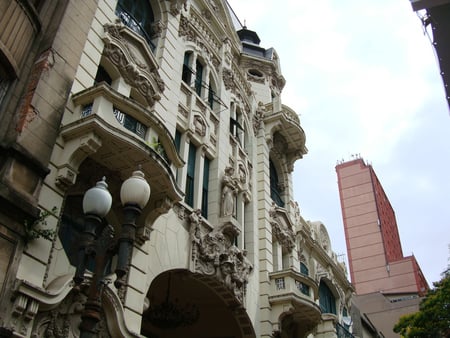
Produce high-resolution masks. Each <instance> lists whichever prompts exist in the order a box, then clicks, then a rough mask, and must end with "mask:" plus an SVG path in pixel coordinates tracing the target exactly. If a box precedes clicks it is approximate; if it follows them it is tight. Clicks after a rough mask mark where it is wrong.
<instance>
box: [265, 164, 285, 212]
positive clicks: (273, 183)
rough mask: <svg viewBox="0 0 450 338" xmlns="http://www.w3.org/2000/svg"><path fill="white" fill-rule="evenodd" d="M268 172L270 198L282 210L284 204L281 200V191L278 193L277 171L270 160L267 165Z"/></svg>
mask: <svg viewBox="0 0 450 338" xmlns="http://www.w3.org/2000/svg"><path fill="white" fill-rule="evenodd" d="M269 166H270V168H269V170H270V197H272V200H273V201H274V202H275V203H276V204H277V205H278V206H280V207H282V208H284V202H283V200H282V199H281V191H280V185H279V180H278V173H277V169H276V168H275V165H274V164H273V162H272V160H270V163H269Z"/></svg>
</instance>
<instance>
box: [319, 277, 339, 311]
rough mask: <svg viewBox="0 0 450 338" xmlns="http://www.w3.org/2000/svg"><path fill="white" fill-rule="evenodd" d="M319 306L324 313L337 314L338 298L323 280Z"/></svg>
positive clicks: (320, 287)
mask: <svg viewBox="0 0 450 338" xmlns="http://www.w3.org/2000/svg"><path fill="white" fill-rule="evenodd" d="M319 304H320V309H321V310H322V313H332V314H337V313H336V298H335V297H334V295H333V293H332V292H331V290H330V288H329V287H328V285H327V284H326V283H325V282H324V281H323V280H321V281H320V285H319Z"/></svg>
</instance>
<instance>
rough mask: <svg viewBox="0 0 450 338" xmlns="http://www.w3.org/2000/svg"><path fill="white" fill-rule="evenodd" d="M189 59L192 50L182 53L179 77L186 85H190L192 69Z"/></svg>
mask: <svg viewBox="0 0 450 338" xmlns="http://www.w3.org/2000/svg"><path fill="white" fill-rule="evenodd" d="M191 59H192V52H186V53H184V61H183V74H182V75H181V79H182V80H183V82H184V83H186V84H187V85H188V86H190V85H191V81H192V73H193V72H192V69H191Z"/></svg>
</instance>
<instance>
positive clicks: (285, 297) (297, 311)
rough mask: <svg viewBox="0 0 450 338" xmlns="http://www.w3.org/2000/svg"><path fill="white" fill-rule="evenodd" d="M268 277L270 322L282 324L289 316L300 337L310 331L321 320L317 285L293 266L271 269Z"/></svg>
mask: <svg viewBox="0 0 450 338" xmlns="http://www.w3.org/2000/svg"><path fill="white" fill-rule="evenodd" d="M269 278H270V295H269V302H270V304H271V306H272V322H275V323H276V322H278V323H282V322H283V320H285V319H287V318H288V317H289V321H290V322H291V323H295V325H296V326H297V332H300V333H301V336H303V335H305V334H306V333H308V332H309V331H311V330H312V329H313V328H314V327H315V326H316V325H317V324H318V323H319V322H320V320H321V311H320V307H319V305H318V304H317V299H318V292H319V286H318V284H317V283H316V282H315V281H314V280H313V279H312V278H310V277H308V276H306V275H303V274H301V273H299V272H296V271H294V270H292V269H286V270H282V271H277V272H272V273H270V274H269Z"/></svg>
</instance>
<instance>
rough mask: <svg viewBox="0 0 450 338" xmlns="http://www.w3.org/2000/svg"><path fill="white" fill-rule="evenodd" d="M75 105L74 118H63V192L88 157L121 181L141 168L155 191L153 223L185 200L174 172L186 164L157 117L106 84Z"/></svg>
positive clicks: (60, 169)
mask: <svg viewBox="0 0 450 338" xmlns="http://www.w3.org/2000/svg"><path fill="white" fill-rule="evenodd" d="M72 101H73V103H74V106H75V109H74V112H73V113H72V114H70V113H68V114H65V116H64V120H63V125H62V128H61V133H60V135H61V137H62V139H63V141H64V151H62V152H61V154H60V156H59V157H58V159H57V160H56V161H57V163H56V165H57V167H58V173H57V177H56V184H57V185H58V186H59V187H61V188H65V187H68V186H70V185H72V184H74V183H75V181H76V176H77V169H78V166H79V165H80V163H81V162H83V161H84V159H85V158H86V157H88V156H89V157H91V158H92V159H93V160H94V161H95V162H97V163H98V164H100V165H102V166H104V167H106V168H108V169H109V170H111V171H112V172H116V173H117V174H118V175H119V176H120V177H121V178H122V179H124V178H126V177H128V176H129V175H130V173H131V172H132V171H133V170H136V168H137V167H138V166H141V169H142V171H143V172H144V173H145V177H146V179H147V180H148V182H149V184H150V186H151V189H152V193H151V198H150V202H149V208H151V209H152V213H154V214H155V215H154V217H157V214H158V210H160V211H162V212H164V211H163V209H166V208H168V207H169V208H170V206H171V205H172V203H173V202H175V201H179V200H181V197H182V192H181V191H180V189H179V187H178V186H177V184H176V180H175V175H174V171H175V168H178V167H181V166H182V165H183V164H184V162H183V160H182V159H181V158H180V157H179V155H178V152H177V151H176V148H175V144H174V140H173V137H172V135H171V134H170V132H169V130H168V129H167V128H166V127H165V125H164V124H163V123H162V122H161V121H160V120H159V118H158V116H157V114H156V113H155V112H154V111H152V110H150V109H148V108H147V107H144V106H143V105H141V104H139V103H137V102H136V101H135V100H133V99H131V98H129V97H126V96H124V95H121V94H120V93H118V92H117V91H115V90H114V89H112V88H111V87H110V86H109V85H107V84H105V83H100V84H98V85H96V86H93V87H90V88H88V89H86V90H83V91H81V92H79V93H76V94H75V95H73V96H72ZM154 217H151V218H154Z"/></svg>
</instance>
